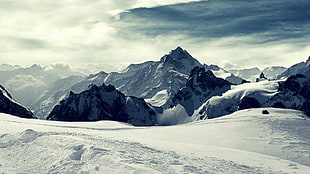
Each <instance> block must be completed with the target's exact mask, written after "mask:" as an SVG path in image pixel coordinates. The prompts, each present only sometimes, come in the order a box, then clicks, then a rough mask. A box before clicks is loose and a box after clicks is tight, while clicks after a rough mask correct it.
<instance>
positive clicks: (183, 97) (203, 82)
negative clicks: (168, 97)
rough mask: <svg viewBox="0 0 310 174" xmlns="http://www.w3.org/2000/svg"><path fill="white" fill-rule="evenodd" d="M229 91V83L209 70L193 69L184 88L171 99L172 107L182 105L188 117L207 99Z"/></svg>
mask: <svg viewBox="0 0 310 174" xmlns="http://www.w3.org/2000/svg"><path fill="white" fill-rule="evenodd" d="M229 89H230V83H229V82H228V81H226V80H224V79H221V78H217V77H215V75H214V74H213V72H212V71H211V70H207V71H205V68H204V67H195V68H194V69H193V70H192V71H191V73H190V76H189V78H188V81H187V83H186V86H185V87H184V88H182V89H180V90H179V91H178V92H177V94H176V95H175V96H174V97H173V99H172V101H173V106H176V105H177V104H180V105H182V106H183V107H184V108H185V110H186V112H187V114H188V115H192V114H193V112H194V110H196V109H197V108H198V107H199V106H201V104H203V103H204V102H206V101H207V100H208V99H209V98H211V97H212V96H216V95H221V94H222V93H223V92H226V91H227V90H229Z"/></svg>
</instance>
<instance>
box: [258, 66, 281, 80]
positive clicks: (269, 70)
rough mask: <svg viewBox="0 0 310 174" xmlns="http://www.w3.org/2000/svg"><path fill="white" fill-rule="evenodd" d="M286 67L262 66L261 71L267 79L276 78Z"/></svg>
mask: <svg viewBox="0 0 310 174" xmlns="http://www.w3.org/2000/svg"><path fill="white" fill-rule="evenodd" d="M286 70H287V68H286V67H283V66H270V67H266V68H264V70H263V71H262V72H263V73H264V75H265V77H266V78H267V79H276V78H277V77H278V76H279V75H280V74H282V73H283V72H284V71H286Z"/></svg>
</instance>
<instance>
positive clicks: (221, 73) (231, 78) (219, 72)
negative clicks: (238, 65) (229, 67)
mask: <svg viewBox="0 0 310 174" xmlns="http://www.w3.org/2000/svg"><path fill="white" fill-rule="evenodd" d="M203 66H204V68H205V70H206V71H207V70H211V71H212V72H213V73H214V75H215V76H216V77H219V78H222V79H225V80H227V81H228V82H230V83H231V84H234V85H240V84H242V83H245V82H248V81H246V80H244V79H242V78H240V77H237V76H235V75H234V74H232V73H230V72H229V71H226V70H225V69H223V68H221V67H219V66H217V65H206V64H204V65H203Z"/></svg>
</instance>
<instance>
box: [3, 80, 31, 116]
mask: <svg viewBox="0 0 310 174" xmlns="http://www.w3.org/2000/svg"><path fill="white" fill-rule="evenodd" d="M0 112H1V113H6V114H11V115H15V116H18V117H22V118H36V117H35V116H34V115H33V113H32V112H31V111H30V110H28V109H26V108H25V107H23V106H21V105H20V104H18V103H17V102H15V101H14V100H13V98H12V96H11V95H10V94H9V93H8V91H7V90H6V89H5V88H4V87H3V86H1V85H0Z"/></svg>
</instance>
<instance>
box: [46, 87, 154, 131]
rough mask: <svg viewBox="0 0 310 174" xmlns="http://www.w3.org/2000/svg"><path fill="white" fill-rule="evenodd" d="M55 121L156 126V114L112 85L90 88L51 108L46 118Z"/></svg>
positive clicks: (72, 94) (140, 100)
mask: <svg viewBox="0 0 310 174" xmlns="http://www.w3.org/2000/svg"><path fill="white" fill-rule="evenodd" d="M47 119H48V120H58V121H98V120H114V121H120V122H126V123H130V124H133V125H136V126H151V125H156V124H157V120H156V112H155V111H154V110H153V109H152V108H151V107H149V106H148V105H147V104H146V103H145V101H144V100H143V99H140V98H136V97H127V96H125V95H124V94H122V93H121V92H119V91H118V90H116V89H115V87H114V86H112V85H108V86H106V85H104V84H103V85H102V86H99V87H98V86H96V85H93V86H92V87H91V88H90V89H89V90H86V91H84V92H81V93H79V94H74V93H73V92H70V95H69V97H68V98H67V99H65V100H63V101H61V102H60V104H59V105H57V106H55V108H54V109H53V111H52V112H51V113H50V115H49V116H48V118H47Z"/></svg>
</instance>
